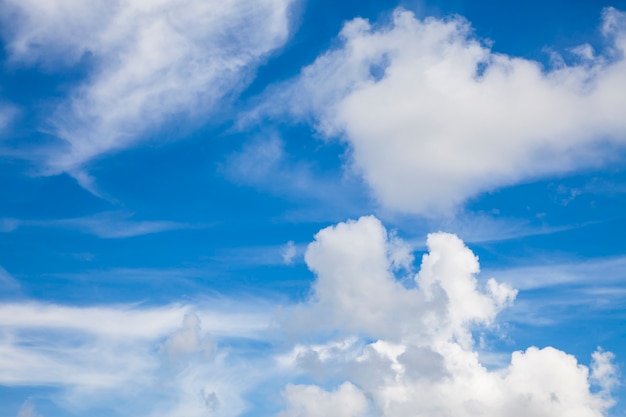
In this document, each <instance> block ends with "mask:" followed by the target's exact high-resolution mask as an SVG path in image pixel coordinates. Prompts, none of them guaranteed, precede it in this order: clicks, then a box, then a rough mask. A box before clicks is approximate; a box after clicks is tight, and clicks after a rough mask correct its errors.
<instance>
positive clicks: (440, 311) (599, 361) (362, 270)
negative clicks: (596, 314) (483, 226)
mask: <svg viewBox="0 0 626 417" xmlns="http://www.w3.org/2000/svg"><path fill="white" fill-rule="evenodd" d="M396 239H397V238H396ZM427 246H428V253H427V254H425V255H424V256H423V257H422V262H421V267H420V270H419V272H418V273H417V274H416V275H415V286H411V285H409V283H406V282H402V281H401V280H399V279H398V277H396V276H394V267H393V259H394V252H393V249H392V248H390V246H389V233H387V231H386V230H385V228H384V227H383V226H382V224H381V223H380V222H379V221H378V220H377V219H376V218H374V217H363V218H361V219H359V220H358V221H350V222H346V223H341V224H338V225H336V226H333V227H329V228H327V229H324V230H322V231H321V232H319V233H318V234H317V235H316V238H315V241H314V242H313V243H311V244H310V245H309V247H308V249H307V253H306V261H307V264H308V265H309V267H310V268H311V269H312V270H313V271H314V272H315V273H316V275H317V278H316V281H315V283H314V285H313V290H314V292H313V295H312V298H311V300H310V301H309V305H308V306H307V307H308V308H309V309H305V312H304V313H303V312H302V311H301V312H300V314H305V315H306V314H311V315H313V316H315V317H317V320H318V321H323V322H324V323H328V327H327V328H326V329H325V330H326V332H327V333H326V334H327V336H326V337H328V335H330V337H338V336H340V335H342V334H343V335H344V337H345V335H348V336H349V337H348V338H346V339H343V340H338V341H335V342H329V343H322V344H308V345H307V344H299V345H297V346H295V347H294V349H293V350H292V352H291V353H290V354H288V355H283V356H280V357H278V358H277V361H278V363H279V364H280V365H281V366H283V367H289V366H292V367H293V368H294V369H299V370H300V371H301V372H302V373H303V374H308V375H315V376H316V378H317V379H318V380H320V381H322V384H320V385H313V384H309V385H298V386H293V385H288V386H287V389H286V390H285V392H284V396H285V402H286V409H285V412H284V415H285V416H322V415H329V414H334V413H333V412H332V411H330V410H331V409H332V408H333V407H338V406H339V404H344V405H345V407H346V410H348V411H346V412H347V413H348V414H346V415H349V416H363V417H365V416H372V415H374V416H389V417H392V416H393V417H404V416H407V417H408V416H432V415H437V416H440V415H441V416H448V415H453V416H461V417H464V416H467V417H469V416H478V415H481V416H493V417H496V416H519V417H522V416H524V417H531V416H532V417H534V416H537V417H539V416H569V415H577V416H581V417H582V416H589V417H596V416H597V417H600V416H603V415H605V413H606V410H607V409H608V408H609V407H610V406H611V405H612V403H613V402H612V399H611V397H610V394H608V393H609V392H610V387H612V385H611V384H613V383H614V382H612V381H614V378H615V372H616V369H615V366H614V365H613V363H612V360H613V357H612V355H611V354H606V353H604V352H602V351H601V350H598V351H597V352H596V353H594V354H593V360H592V365H591V373H590V370H589V368H588V367H586V366H583V365H581V364H579V363H578V361H577V359H576V358H575V357H573V356H572V355H568V354H567V353H565V352H562V351H560V350H557V349H555V348H552V347H545V348H542V349H539V348H537V347H530V348H528V349H527V350H526V351H518V352H514V353H513V354H512V355H511V357H510V362H509V363H508V364H506V365H504V366H503V367H500V368H498V369H493V370H490V369H487V368H486V367H485V366H484V365H483V364H481V362H480V360H479V352H478V350H477V348H476V347H475V344H474V334H475V333H476V332H477V331H478V332H480V331H481V328H482V329H485V328H486V327H488V326H492V325H493V324H494V320H495V318H496V315H497V314H498V312H499V311H501V310H502V309H503V308H505V307H506V306H507V305H509V304H510V303H511V302H512V301H513V299H514V298H515V295H516V291H515V290H513V289H512V288H510V287H509V286H507V285H503V284H499V283H497V282H496V281H495V280H494V279H488V280H486V281H485V280H479V279H478V273H479V263H478V258H477V257H476V256H475V255H474V254H473V253H472V252H471V250H470V249H468V248H467V247H466V246H465V245H464V244H463V242H462V241H461V240H460V239H458V238H457V237H456V236H454V235H451V234H447V233H434V234H431V235H429V237H428V241H427ZM481 282H482V284H481ZM300 323H302V322H301V321H300ZM305 327H306V328H307V329H309V330H310V329H311V325H310V323H307V324H305ZM337 331H339V333H337ZM350 335H351V336H350ZM372 340H373V341H372ZM337 380H339V381H342V380H343V381H345V382H344V383H343V385H341V386H340V388H338V389H334V390H333V389H332V388H330V389H329V386H328V385H329V384H330V385H332V384H333V383H334V381H337ZM346 384H347V385H346ZM591 384H595V386H596V387H598V388H600V392H598V391H597V390H596V391H594V390H593V389H591V388H590V386H591ZM605 387H606V388H605Z"/></svg>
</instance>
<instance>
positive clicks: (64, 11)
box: [2, 0, 292, 175]
mask: <svg viewBox="0 0 626 417" xmlns="http://www.w3.org/2000/svg"><path fill="white" fill-rule="evenodd" d="M291 4H292V2H291V1H290V0H261V1H248V0H228V1H215V0H213V1H197V0H159V1H143V0H124V1H119V2H110V1H96V2H90V3H89V4H86V3H83V2H80V1H75V0H53V1H41V0H27V1H13V0H9V1H7V2H5V3H4V5H3V6H2V8H3V9H4V10H3V12H4V13H3V16H4V17H5V19H4V22H3V24H4V25H5V30H4V31H5V33H6V36H7V38H8V47H7V49H8V51H9V53H10V57H11V59H12V60H14V61H18V62H23V63H26V64H30V65H32V64H38V65H45V66H49V67H52V68H56V67H59V66H61V67H64V66H65V67H66V66H72V65H76V64H77V63H79V62H80V61H81V60H87V61H88V62H89V63H90V68H91V69H90V72H89V74H88V76H87V80H85V81H84V82H83V83H82V85H80V86H79V87H77V88H75V89H74V90H73V91H72V93H71V95H70V97H69V98H68V99H67V100H65V101H64V102H63V103H62V104H60V106H59V107H58V108H57V110H56V111H55V113H54V115H53V117H52V119H51V120H50V123H51V125H52V126H53V134H55V135H56V136H58V137H59V138H60V139H62V140H63V142H64V144H63V146H59V147H58V148H56V149H55V150H54V151H52V152H49V153H48V154H47V155H46V158H47V159H46V160H45V165H46V168H47V170H48V171H49V172H50V173H58V172H70V173H72V172H74V171H78V172H80V169H81V166H82V165H83V164H84V163H85V162H87V161H89V160H91V159H92V158H96V157H98V156H99V155H102V154H106V153H110V152H113V151H116V150H120V149H123V148H127V147H129V146H131V145H133V144H134V143H136V142H137V141H139V140H141V139H143V138H145V136H146V135H149V133H150V132H151V131H152V130H153V129H155V128H157V127H160V126H161V125H162V124H163V123H165V122H167V121H169V120H172V118H173V117H175V116H181V115H182V116H184V117H192V118H193V117H194V116H198V115H203V116H206V115H208V114H210V112H211V110H214V109H215V107H216V105H217V103H219V102H220V101H221V100H222V99H224V97H226V96H228V95H229V94H236V93H237V92H238V91H239V90H240V89H241V88H242V87H243V86H244V85H245V84H246V83H247V82H248V81H249V80H250V76H251V75H252V74H253V72H254V69H255V67H256V66H257V65H258V64H259V62H260V61H261V60H262V59H263V58H264V57H265V56H266V55H267V54H269V53H270V52H271V51H273V50H274V49H276V48H278V47H280V46H282V45H283V43H284V42H285V41H286V39H287V37H288V33H289V22H288V11H289V7H290V5H291ZM9 18H10V19H9ZM76 175H80V174H76Z"/></svg>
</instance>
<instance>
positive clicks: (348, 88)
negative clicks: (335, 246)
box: [268, 8, 626, 215]
mask: <svg viewBox="0 0 626 417" xmlns="http://www.w3.org/2000/svg"><path fill="white" fill-rule="evenodd" d="M601 31H602V34H603V36H604V40H605V42H606V44H607V46H606V49H604V50H603V51H600V53H596V52H595V51H594V50H593V48H592V47H591V46H590V45H588V44H585V45H581V46H579V47H577V48H574V49H572V51H571V52H570V56H569V57H567V58H568V59H567V60H568V62H570V63H565V60H564V59H563V58H561V57H560V56H557V55H555V56H554V57H553V61H554V62H553V64H552V66H551V68H548V69H546V68H544V67H542V65H541V64H540V63H538V62H535V61H532V60H528V59H524V58H518V57H513V56H508V55H505V54H501V53H495V52H493V51H491V50H490V48H489V47H487V46H485V45H484V44H483V43H481V42H480V41H479V40H477V39H476V37H475V35H474V34H473V32H472V29H471V27H470V24H469V23H468V22H467V21H465V20H464V19H463V18H461V17H452V18H448V19H443V20H440V19H436V18H427V19H425V20H419V19H417V18H416V17H415V16H414V15H413V13H411V12H408V11H404V10H401V9H398V10H396V11H395V12H394V14H393V17H392V19H391V21H390V22H389V23H386V24H377V25H372V24H370V22H368V21H366V20H364V19H361V18H357V19H354V20H352V21H350V22H348V23H346V24H345V26H344V28H343V29H342V31H341V33H340V35H339V41H340V45H339V46H338V47H337V48H335V49H331V50H329V51H327V52H326V53H324V54H322V55H321V56H319V57H318V58H317V60H316V61H315V62H314V63H313V64H311V65H309V66H307V67H305V68H304V69H303V70H302V71H301V74H300V75H299V76H298V77H297V78H296V79H295V80H293V81H291V82H290V83H287V84H283V85H281V86H279V87H277V88H275V89H272V90H271V92H270V93H268V96H269V97H270V99H269V100H270V102H272V103H273V102H274V101H273V100H274V99H276V98H277V97H278V98H279V101H280V102H283V103H285V107H284V109H283V110H284V111H285V112H287V113H288V114H290V115H291V116H296V117H299V118H304V119H307V120H311V119H312V121H313V122H314V123H315V124H316V126H317V129H318V130H319V131H320V132H321V133H322V134H323V135H325V136H326V137H329V138H334V137H339V138H340V139H341V140H343V141H345V142H346V143H348V144H349V146H350V149H351V168H352V169H355V170H356V172H358V173H359V174H361V175H362V176H363V178H364V179H365V181H366V182H367V184H368V185H369V186H370V187H371V189H372V191H373V194H374V195H375V197H377V199H378V200H379V202H380V203H381V204H382V205H383V206H384V207H387V208H391V209H393V210H397V211H401V212H406V213H418V214H427V215H435V214H437V213H440V212H442V211H443V212H449V211H450V210H454V209H455V208H457V207H458V206H459V205H460V204H462V203H463V202H465V201H466V200H467V199H468V198H470V197H473V196H475V195H477V194H479V193H481V192H484V191H489V190H494V189H496V188H499V187H502V186H507V185H512V184H516V183H519V182H521V181H525V180H529V179H534V178H537V177H541V176H545V175H547V174H555V173H562V172H567V171H570V170H574V169H579V168H581V167H583V168H584V167H590V166H595V165H597V164H600V163H603V162H606V161H607V160H608V159H610V157H611V156H614V154H612V153H611V149H610V148H611V146H623V145H624V144H625V143H626V119H624V117H623V110H622V109H624V108H626V96H625V95H624V94H622V92H623V91H625V90H626V60H625V59H624V52H625V51H626V15H625V14H624V13H622V12H620V11H618V10H616V9H613V8H608V9H606V10H604V13H603V16H602V27H601ZM268 111H269V112H270V113H272V112H275V110H273V109H269V110H268ZM607 148H608V149H607Z"/></svg>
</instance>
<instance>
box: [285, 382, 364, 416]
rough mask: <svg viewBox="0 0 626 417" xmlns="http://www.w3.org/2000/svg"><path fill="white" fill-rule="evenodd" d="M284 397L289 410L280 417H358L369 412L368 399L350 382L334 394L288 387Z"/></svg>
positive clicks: (301, 386) (303, 387) (313, 388)
mask: <svg viewBox="0 0 626 417" xmlns="http://www.w3.org/2000/svg"><path fill="white" fill-rule="evenodd" d="M283 395H284V397H285V399H286V400H287V407H288V408H287V410H285V411H283V412H281V413H279V414H278V417H325V416H336V417H358V416H361V415H363V413H364V412H365V411H366V410H367V399H366V398H365V396H364V395H363V393H362V392H361V391H359V390H358V389H357V388H356V387H355V386H354V385H352V384H351V383H349V382H344V383H343V384H342V385H341V386H340V387H339V388H337V390H336V391H334V392H327V391H324V390H322V389H321V388H319V387H316V386H306V385H288V386H287V388H285V392H284V393H283Z"/></svg>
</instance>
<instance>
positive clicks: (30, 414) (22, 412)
mask: <svg viewBox="0 0 626 417" xmlns="http://www.w3.org/2000/svg"><path fill="white" fill-rule="evenodd" d="M17 417H41V414H39V413H37V412H36V411H35V405H34V404H33V401H32V400H30V399H29V400H26V401H24V403H23V404H22V406H21V407H20V409H19V411H18V412H17Z"/></svg>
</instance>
